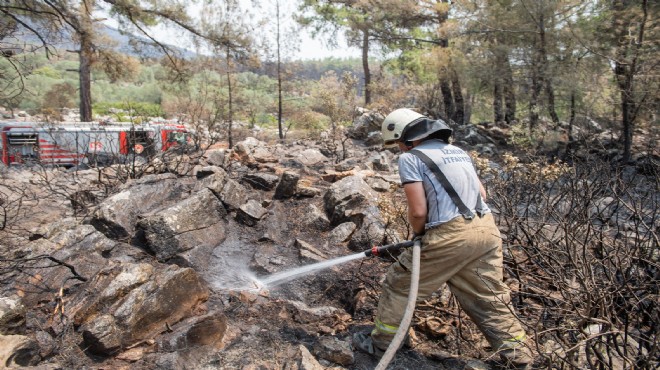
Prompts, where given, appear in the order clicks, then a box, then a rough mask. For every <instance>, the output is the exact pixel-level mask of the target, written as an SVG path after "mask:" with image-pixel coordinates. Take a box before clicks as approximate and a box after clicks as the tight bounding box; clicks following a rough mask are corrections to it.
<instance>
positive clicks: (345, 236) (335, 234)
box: [328, 221, 357, 244]
mask: <svg viewBox="0 0 660 370" xmlns="http://www.w3.org/2000/svg"><path fill="white" fill-rule="evenodd" d="M356 228H357V225H355V223H353V222H350V221H349V222H344V223H341V224H339V225H337V227H335V228H334V229H332V231H331V232H330V234H329V235H328V236H329V239H330V242H331V243H333V244H337V243H344V242H347V241H348V240H349V239H350V238H351V235H353V232H354V231H355V230H356Z"/></svg>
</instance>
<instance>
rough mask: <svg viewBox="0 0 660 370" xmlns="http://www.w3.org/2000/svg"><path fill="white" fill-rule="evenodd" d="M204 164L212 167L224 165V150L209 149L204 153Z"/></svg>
mask: <svg viewBox="0 0 660 370" xmlns="http://www.w3.org/2000/svg"><path fill="white" fill-rule="evenodd" d="M204 156H205V157H206V162H207V163H208V164H210V165H212V166H218V167H219V166H223V165H224V164H225V159H226V157H227V155H226V149H209V150H207V151H206V153H204Z"/></svg>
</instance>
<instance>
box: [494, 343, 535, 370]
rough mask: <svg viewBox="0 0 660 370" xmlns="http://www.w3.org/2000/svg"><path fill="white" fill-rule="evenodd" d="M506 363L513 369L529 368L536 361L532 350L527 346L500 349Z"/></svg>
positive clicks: (501, 356) (499, 352)
mask: <svg viewBox="0 0 660 370" xmlns="http://www.w3.org/2000/svg"><path fill="white" fill-rule="evenodd" d="M498 354H499V355H500V358H501V359H502V361H503V362H504V364H505V365H506V366H507V367H509V368H512V369H527V368H528V367H529V365H530V364H531V363H532V362H534V358H533V357H532V352H531V351H530V350H529V348H527V347H525V346H520V347H517V348H507V349H502V350H499V351H498Z"/></svg>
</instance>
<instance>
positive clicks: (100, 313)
mask: <svg viewBox="0 0 660 370" xmlns="http://www.w3.org/2000/svg"><path fill="white" fill-rule="evenodd" d="M208 294H209V292H208V290H207V288H206V286H205V284H204V283H203V282H202V281H201V280H200V278H199V276H198V275H197V273H195V271H194V270H192V269H189V268H179V267H178V266H167V267H165V268H159V269H156V268H154V267H153V266H151V265H149V264H124V265H123V266H115V267H110V268H109V269H106V270H104V271H102V272H101V273H99V274H98V275H97V276H95V278H94V279H93V280H92V281H90V283H89V286H88V289H86V290H85V291H83V292H81V293H80V294H79V295H78V297H77V298H78V299H76V302H78V303H77V304H75V306H74V307H73V308H72V310H73V311H74V312H75V315H74V322H75V323H76V325H79V326H80V332H81V334H82V337H83V339H84V341H85V343H86V344H87V345H88V346H89V347H90V349H91V350H92V351H93V352H95V353H99V354H104V355H111V354H114V353H116V351H117V350H119V349H120V348H124V347H128V346H131V345H134V344H136V343H139V342H140V341H143V340H145V339H148V338H150V337H152V336H154V335H155V334H158V333H160V332H163V331H167V330H168V328H169V327H170V326H171V325H174V324H176V323H177V322H179V321H181V320H182V319H184V318H186V317H189V316H190V315H191V314H192V312H194V310H195V309H196V308H197V307H198V306H199V304H200V303H202V302H204V301H206V299H207V298H208Z"/></svg>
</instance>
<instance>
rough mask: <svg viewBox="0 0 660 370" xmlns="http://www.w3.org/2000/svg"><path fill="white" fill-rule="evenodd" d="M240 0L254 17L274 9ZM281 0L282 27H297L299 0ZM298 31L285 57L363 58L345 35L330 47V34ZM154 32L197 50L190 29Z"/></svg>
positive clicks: (193, 11)
mask: <svg viewBox="0 0 660 370" xmlns="http://www.w3.org/2000/svg"><path fill="white" fill-rule="evenodd" d="M240 1H241V2H242V3H243V6H245V7H246V9H250V11H252V12H253V13H256V14H257V16H254V17H253V18H255V19H256V18H258V17H259V16H262V15H263V14H267V13H268V12H272V9H256V8H254V7H253V6H252V5H251V2H250V0H240ZM281 1H282V3H281V8H280V9H281V14H282V16H283V18H284V19H283V22H282V23H283V27H282V29H283V30H284V29H285V28H286V27H293V25H294V24H295V23H294V21H293V19H292V17H291V13H293V11H294V10H295V6H296V3H297V2H298V1H297V0H281ZM263 3H267V4H271V3H274V2H273V1H263ZM273 9H274V7H273ZM200 12H201V8H200V7H199V6H190V7H189V8H188V13H189V14H190V15H191V16H192V17H195V18H197V17H199V13H200ZM105 23H106V24H108V25H109V26H111V27H117V23H116V22H115V21H114V20H112V19H111V18H107V20H106V21H105ZM294 35H295V36H290V34H289V36H288V39H287V41H289V42H291V43H295V44H297V45H298V47H297V51H291V52H288V55H284V57H285V59H291V60H300V59H302V60H311V59H323V58H326V57H335V58H349V57H355V58H359V57H360V55H361V53H360V50H359V49H358V48H355V47H348V46H346V42H345V40H343V38H340V39H339V40H337V43H338V44H339V46H338V47H337V48H330V47H328V46H327V41H326V40H324V39H323V37H327V36H319V38H316V39H315V38H313V37H312V36H311V33H310V32H309V31H308V30H305V29H301V30H298V31H295V32H294ZM152 36H154V38H155V39H157V40H158V41H160V42H164V43H167V44H170V45H173V46H177V47H181V48H185V49H189V50H191V51H195V50H194V48H193V47H192V43H191V42H190V40H189V37H187V36H186V33H185V32H183V31H181V30H177V29H175V28H173V27H164V26H157V27H156V28H154V31H153V33H152ZM273 44H274V42H273Z"/></svg>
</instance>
